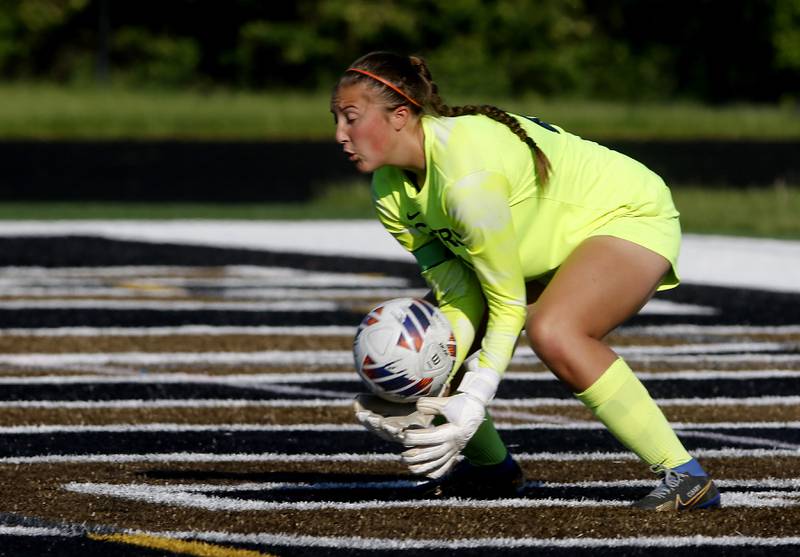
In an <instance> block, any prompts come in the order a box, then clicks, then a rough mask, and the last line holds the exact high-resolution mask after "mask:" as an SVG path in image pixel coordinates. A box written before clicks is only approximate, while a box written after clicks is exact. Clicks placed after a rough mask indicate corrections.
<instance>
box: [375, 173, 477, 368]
mask: <svg viewBox="0 0 800 557" xmlns="http://www.w3.org/2000/svg"><path fill="white" fill-rule="evenodd" d="M373 204H374V207H375V210H376V212H377V214H378V220H380V222H381V224H382V225H383V227H384V228H385V229H386V230H387V231H388V232H389V233H390V234H391V235H392V236H393V237H394V238H395V240H397V241H398V243H400V245H401V246H403V247H404V248H405V249H406V250H408V251H409V252H411V253H412V254H413V255H414V257H415V258H416V259H417V263H418V264H419V267H420V271H421V274H422V278H423V279H425V282H426V283H427V284H428V286H429V287H430V288H431V290H432V291H433V294H434V296H435V297H436V302H437V304H438V306H439V309H440V310H441V312H442V313H443V314H444V316H445V317H446V318H447V320H448V322H449V323H450V326H451V327H452V328H453V335H454V336H455V339H456V361H455V365H454V366H453V372H455V371H457V370H458V368H459V367H461V364H462V362H463V361H464V359H465V358H466V357H467V356H468V352H469V349H470V347H471V346H472V343H473V341H474V340H475V331H476V330H477V328H478V326H479V325H480V322H481V319H483V314H484V311H485V302H484V300H483V295H482V294H481V290H480V284H479V283H478V280H477V278H476V277H475V273H473V272H472V271H471V270H470V269H469V268H468V267H467V266H466V265H464V264H463V263H462V262H461V261H460V260H459V259H457V258H455V256H453V254H452V253H451V252H450V250H448V249H447V248H446V247H445V246H444V244H442V242H441V241H440V240H439V239H438V238H437V237H435V236H433V235H431V234H429V233H427V232H425V230H424V229H417V228H415V227H413V226H411V225H409V224H406V223H404V222H403V220H402V217H401V215H402V208H401V206H400V205H401V202H400V201H399V200H398V199H397V198H395V197H394V196H392V195H391V194H388V193H387V194H384V195H380V194H379V193H377V192H376V190H375V188H373Z"/></svg>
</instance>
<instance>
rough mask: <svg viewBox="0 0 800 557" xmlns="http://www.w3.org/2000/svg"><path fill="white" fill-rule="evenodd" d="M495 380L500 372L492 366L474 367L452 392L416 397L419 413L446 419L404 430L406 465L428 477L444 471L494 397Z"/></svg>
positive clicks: (481, 418) (439, 475)
mask: <svg viewBox="0 0 800 557" xmlns="http://www.w3.org/2000/svg"><path fill="white" fill-rule="evenodd" d="M475 363H476V364H477V360H475ZM470 367H472V366H470ZM499 383H500V375H499V374H498V373H497V372H496V371H494V370H493V369H488V368H475V369H474V370H471V371H468V372H467V373H466V374H465V375H464V378H463V379H462V380H461V384H460V385H459V386H458V390H457V391H456V394H454V395H453V396H449V397H423V398H421V399H419V400H418V401H417V410H418V411H419V412H420V413H421V414H423V415H424V416H429V417H430V418H431V419H432V418H433V416H435V415H437V414H440V415H442V416H444V417H445V419H447V423H445V424H442V425H440V426H436V427H427V428H425V429H407V430H405V432H404V434H403V435H402V436H401V437H402V440H403V443H405V445H406V446H407V447H411V448H410V449H408V450H407V451H405V452H404V453H403V454H402V459H403V463H404V464H406V465H407V466H408V469H409V470H410V471H411V472H412V473H414V474H424V475H426V476H428V477H429V478H432V479H437V478H440V477H442V476H443V475H444V474H446V473H447V471H448V470H450V468H451V467H452V466H453V464H455V462H456V457H457V456H458V454H459V453H460V452H461V449H463V448H464V447H465V446H466V444H467V442H469V440H470V439H471V438H472V436H473V435H475V432H476V431H477V430H478V427H480V425H481V423H482V422H483V420H484V418H485V416H486V406H487V405H488V404H489V401H490V400H492V398H494V395H495V393H496V392H497V386H498V384H499Z"/></svg>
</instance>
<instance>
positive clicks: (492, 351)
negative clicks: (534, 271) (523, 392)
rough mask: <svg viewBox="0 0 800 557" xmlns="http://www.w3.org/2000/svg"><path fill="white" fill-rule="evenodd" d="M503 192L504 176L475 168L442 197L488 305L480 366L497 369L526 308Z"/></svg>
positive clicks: (515, 336) (513, 340)
mask: <svg viewBox="0 0 800 557" xmlns="http://www.w3.org/2000/svg"><path fill="white" fill-rule="evenodd" d="M508 197H509V185H508V181H507V180H506V178H505V177H504V176H502V175H501V174H498V173H492V172H478V173H474V174H470V175H468V176H466V177H464V178H462V179H461V180H459V181H458V182H456V183H455V184H454V185H453V186H452V187H451V188H450V189H449V190H448V192H447V195H446V199H445V202H446V204H447V212H448V215H449V217H450V218H451V220H452V224H453V226H454V228H455V229H457V230H458V231H459V232H460V233H461V234H462V236H461V238H460V239H461V241H462V242H463V243H464V244H465V246H466V250H467V254H468V256H469V260H470V262H471V264H472V266H473V268H474V270H475V276H476V277H477V280H478V282H479V284H480V288H481V291H482V292H483V296H484V297H485V299H486V304H487V307H488V313H489V315H488V323H487V328H486V334H485V336H484V337H483V341H482V343H481V354H480V359H479V366H480V367H482V368H489V369H493V370H495V371H496V372H497V373H498V374H501V375H502V374H503V373H504V372H505V370H506V368H507V367H508V363H509V362H510V360H511V356H512V355H513V353H514V349H515V348H516V345H517V341H518V339H519V334H520V331H521V330H522V327H523V326H524V324H525V316H526V312H527V306H526V297H525V279H524V277H523V274H522V267H521V264H520V261H519V247H518V244H517V238H516V233H515V231H514V224H513V221H512V219H511V209H510V208H509V206H508Z"/></svg>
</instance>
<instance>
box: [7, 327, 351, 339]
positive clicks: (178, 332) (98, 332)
mask: <svg viewBox="0 0 800 557" xmlns="http://www.w3.org/2000/svg"><path fill="white" fill-rule="evenodd" d="M355 332H356V327H349V326H339V325H321V326H303V325H300V326H297V327H271V326H266V325H265V326H256V327H233V326H220V327H214V326H211V325H182V326H177V327H108V328H105V327H56V328H52V329H45V328H35V329H0V335H3V336H30V337H107V336H113V337H119V336H121V337H149V336H183V335H204V336H219V335H241V336H245V335H247V336H261V335H263V336H266V335H285V336H347V337H351V338H352V337H353V335H355Z"/></svg>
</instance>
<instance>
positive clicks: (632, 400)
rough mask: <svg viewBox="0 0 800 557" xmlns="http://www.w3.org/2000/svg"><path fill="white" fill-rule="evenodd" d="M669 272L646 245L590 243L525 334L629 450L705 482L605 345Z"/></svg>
mask: <svg viewBox="0 0 800 557" xmlns="http://www.w3.org/2000/svg"><path fill="white" fill-rule="evenodd" d="M668 270H669V262H668V261H667V260H666V259H664V258H663V257H662V256H660V255H658V254H657V253H655V252H653V251H650V250H648V249H646V248H644V247H642V246H639V245H637V244H634V243H632V242H628V241H626V240H622V239H619V238H614V237H611V236H599V237H593V238H590V239H588V240H586V241H585V242H584V243H583V244H581V245H580V246H579V247H578V248H577V249H576V250H575V251H574V252H573V253H572V254H571V255H570V257H569V258H568V259H567V260H566V261H565V262H564V263H563V264H562V265H561V267H560V268H559V270H558V272H557V273H556V274H555V276H554V277H553V279H552V280H551V281H550V283H549V284H548V286H547V288H546V289H545V290H544V292H543V293H542V295H541V296H540V297H539V299H538V300H537V302H536V303H534V304H532V305H531V306H529V308H528V318H527V322H526V334H527V336H528V338H529V340H530V342H531V346H532V347H533V349H534V351H536V353H537V355H539V357H540V358H541V359H542V360H543V361H544V362H545V364H547V366H548V367H549V368H550V369H551V370H552V371H553V373H555V375H556V376H557V377H558V378H559V379H560V380H561V381H562V382H564V383H565V384H566V385H567V386H568V387H569V388H570V389H572V391H573V392H575V394H576V396H577V397H578V398H579V399H580V400H581V401H582V402H583V403H584V404H586V406H587V407H589V408H590V409H591V410H592V412H593V413H594V414H595V416H597V417H598V418H599V419H600V421H602V422H603V423H604V424H605V425H606V427H607V428H608V429H609V431H611V433H612V434H613V435H614V436H615V437H616V438H617V439H618V440H619V441H620V442H621V443H622V444H623V445H625V446H626V447H627V448H629V449H630V450H631V451H633V452H634V453H636V454H637V455H638V456H639V457H640V458H641V459H642V460H644V461H645V462H647V463H648V464H650V465H658V466H662V467H665V468H669V469H673V470H677V471H678V473H683V472H686V473H687V474H691V475H692V476H696V477H702V476H705V472H704V471H703V470H702V468H701V467H700V465H699V464H697V462H696V461H694V460H693V459H692V458H691V456H690V455H689V454H688V453H687V452H686V450H685V448H684V447H683V445H682V444H681V442H680V440H679V439H678V438H677V436H676V435H675V433H674V431H673V430H672V428H671V427H670V425H669V423H668V422H667V420H666V418H665V417H664V415H663V413H662V412H661V410H660V409H659V408H658V406H657V405H656V404H655V402H654V401H653V399H652V398H651V397H650V395H649V393H648V392H647V390H646V389H645V388H644V386H643V385H642V384H641V382H639V380H638V379H637V378H636V376H635V375H634V374H633V372H632V371H631V369H630V368H629V367H628V365H627V364H626V363H625V361H624V360H622V359H621V358H619V357H618V356H617V354H615V353H614V351H613V350H611V349H610V348H609V347H608V346H607V345H606V344H604V343H603V342H602V339H603V337H604V336H605V335H607V334H608V333H609V332H610V331H612V330H613V329H614V328H615V327H616V326H618V325H619V324H620V323H622V322H624V321H625V320H627V319H628V318H630V317H631V316H633V315H635V314H636V313H637V312H638V311H639V310H640V309H641V308H642V306H644V304H645V303H647V301H648V300H649V299H650V298H651V296H652V295H653V293H654V292H655V290H656V288H657V286H658V284H659V282H660V280H661V278H662V277H663V276H664V274H665V273H666V272H667V271H668ZM685 485H688V484H685ZM701 488H702V489H706V490H709V491H707V492H705V493H707V494H708V495H709V496H712V495H713V493H714V492H715V488H713V484H711V482H710V480H703V485H702V486H701ZM712 489H713V491H710V490H712ZM712 498H713V497H712ZM701 503H709V504H713V501H712V500H711V499H708V500H703V501H702V502H701Z"/></svg>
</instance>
